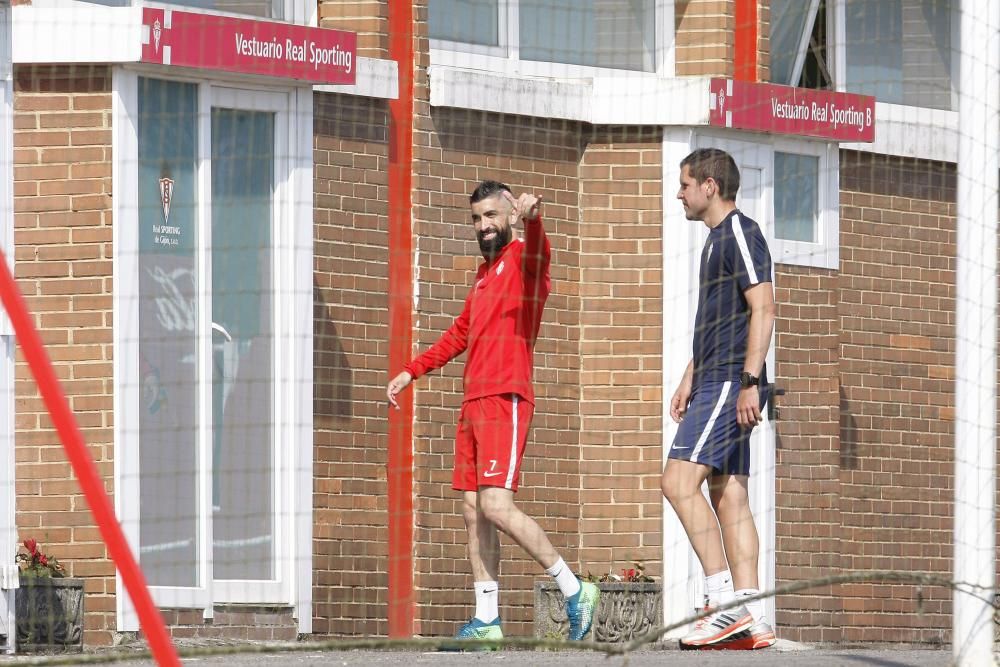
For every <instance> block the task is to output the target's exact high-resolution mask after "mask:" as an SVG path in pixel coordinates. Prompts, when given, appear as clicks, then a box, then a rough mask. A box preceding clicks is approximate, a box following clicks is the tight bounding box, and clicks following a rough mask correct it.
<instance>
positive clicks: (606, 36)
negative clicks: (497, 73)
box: [519, 0, 656, 72]
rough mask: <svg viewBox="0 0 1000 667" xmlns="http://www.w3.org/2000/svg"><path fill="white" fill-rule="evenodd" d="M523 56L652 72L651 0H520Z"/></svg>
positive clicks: (654, 49) (545, 60) (653, 34)
mask: <svg viewBox="0 0 1000 667" xmlns="http://www.w3.org/2000/svg"><path fill="white" fill-rule="evenodd" d="M519 7H520V14H519V17H520V18H519V21H520V26H519V31H520V32H519V35H520V50H521V59H522V60H537V61H542V62H551V63H567V64H571V65H589V66H592V67H611V68H615V69H628V70H638V71H643V72H652V71H654V70H655V67H656V66H655V62H654V58H655V55H656V41H655V40H656V32H655V29H654V26H655V23H656V21H655V20H654V19H655V10H654V0H521V2H520V4H519Z"/></svg>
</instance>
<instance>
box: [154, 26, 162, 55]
mask: <svg viewBox="0 0 1000 667" xmlns="http://www.w3.org/2000/svg"><path fill="white" fill-rule="evenodd" d="M162 34H163V30H162V29H161V26H160V19H156V20H155V21H154V22H153V48H154V49H155V50H156V53H159V52H160V35H162Z"/></svg>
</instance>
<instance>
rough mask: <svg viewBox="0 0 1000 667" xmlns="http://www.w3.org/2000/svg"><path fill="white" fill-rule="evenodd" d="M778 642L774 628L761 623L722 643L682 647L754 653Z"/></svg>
mask: <svg viewBox="0 0 1000 667" xmlns="http://www.w3.org/2000/svg"><path fill="white" fill-rule="evenodd" d="M776 641H778V640H777V638H776V637H775V636H774V628H772V627H771V626H770V625H768V624H767V623H765V622H763V621H761V622H760V623H754V624H753V625H751V626H750V628H749V629H747V630H744V631H743V632H737V633H736V634H735V635H731V636H730V637H728V638H726V639H723V640H722V641H720V642H715V643H714V644H706V645H704V646H697V647H695V646H683V645H682V646H681V648H688V649H691V648H699V649H701V650H716V651H754V650H756V649H761V648H768V647H770V646H774V644H775V642H776Z"/></svg>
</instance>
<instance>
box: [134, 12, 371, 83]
mask: <svg viewBox="0 0 1000 667" xmlns="http://www.w3.org/2000/svg"><path fill="white" fill-rule="evenodd" d="M357 41H358V40H357V35H356V34H354V33H353V32H347V31H343V30H329V29H326V28H313V27H310V26H303V25H292V24H290V23H279V22H277V21H258V20H254V19H238V18H233V17H230V16H214V15H210V14H199V13H195V12H180V11H173V10H169V9H157V8H152V7H145V8H143V10H142V62H146V63H158V64H163V65H176V66H178V67H197V68H199V69H212V70H221V71H226V72H241V73H244V74H262V75H264V76H274V77H282V78H287V79H298V80H302V81H309V82H312V83H330V84H353V83H354V81H355V76H356V71H357V68H356V66H357V53H356V51H357Z"/></svg>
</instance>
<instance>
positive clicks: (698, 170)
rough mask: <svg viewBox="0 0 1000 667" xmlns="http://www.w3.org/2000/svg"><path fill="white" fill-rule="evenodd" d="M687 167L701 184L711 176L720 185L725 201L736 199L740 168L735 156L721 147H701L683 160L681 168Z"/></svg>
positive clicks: (720, 193) (738, 189)
mask: <svg viewBox="0 0 1000 667" xmlns="http://www.w3.org/2000/svg"><path fill="white" fill-rule="evenodd" d="M684 167H687V168H688V169H689V170H690V172H691V177H692V178H694V180H696V181H697V182H698V184H699V185H700V184H701V183H704V182H705V181H707V180H708V179H709V178H711V179H712V180H713V181H715V182H716V183H717V184H718V186H719V196H720V197H721V198H722V199H723V200H724V201H736V193H737V192H739V191H740V170H739V169H737V167H736V160H734V159H733V156H732V155H730V154H729V153H727V152H726V151H724V150H722V149H720V148H699V149H698V150H696V151H692V152H691V154H690V155H688V156H687V157H686V158H684V159H683V160H681V169H682V170H683V169H684Z"/></svg>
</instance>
